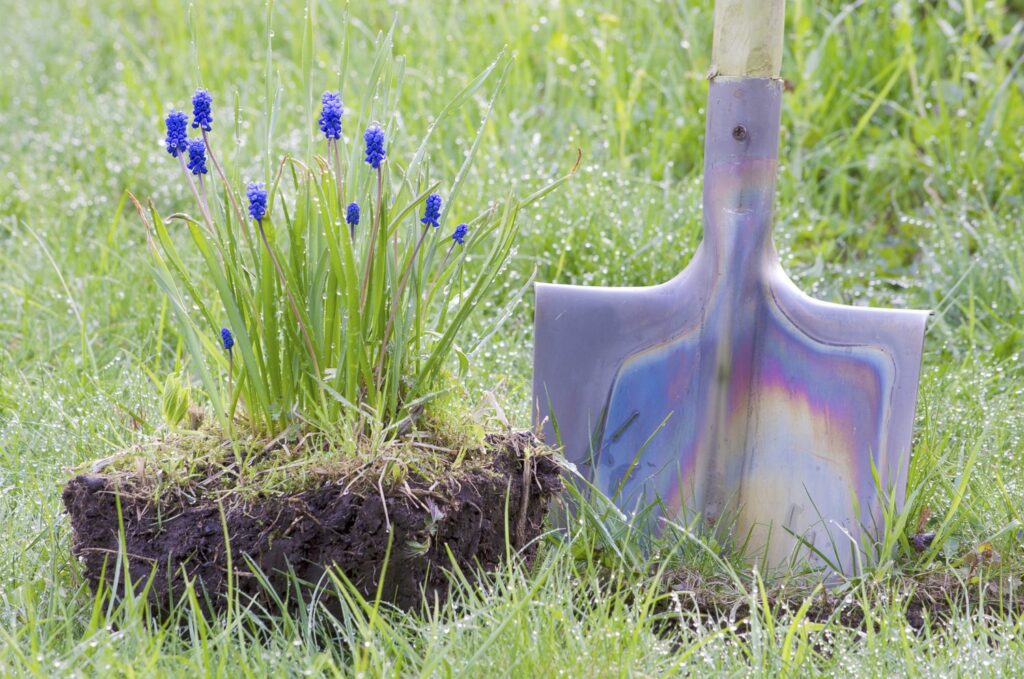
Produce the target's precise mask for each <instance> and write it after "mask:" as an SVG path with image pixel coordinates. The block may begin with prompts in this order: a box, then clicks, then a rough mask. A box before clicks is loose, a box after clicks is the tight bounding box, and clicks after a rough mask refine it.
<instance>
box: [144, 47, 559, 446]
mask: <svg viewBox="0 0 1024 679" xmlns="http://www.w3.org/2000/svg"><path fill="white" fill-rule="evenodd" d="M497 63H498V62H495V64H492V65H491V67H489V69H488V71H487V72H486V73H485V74H484V75H483V76H481V78H479V79H478V80H476V81H474V84H473V86H472V87H473V88H479V87H481V86H482V85H483V83H484V82H485V81H486V79H487V78H486V76H487V75H488V74H489V73H490V72H491V71H492V70H493V69H494V68H495V66H496V65H497ZM385 86H387V82H386V81H385V80H383V79H382V80H379V81H378V82H375V83H371V87H370V90H368V91H369V92H374V91H375V88H380V87H385ZM498 89H500V85H499V86H498V87H497V88H496V91H495V96H496V95H497V90H498ZM473 91H475V90H473ZM382 100H384V101H387V100H388V99H387V97H383V98H382ZM469 100H471V97H468V96H462V98H461V100H460V101H469ZM492 102H493V99H492ZM192 105H193V116H192V118H193V120H192V127H193V128H196V129H199V130H200V135H201V136H200V137H199V138H198V139H193V140H191V141H190V140H189V139H188V135H187V131H188V117H187V116H186V114H184V113H181V112H178V111H174V112H172V113H170V114H169V115H168V116H167V118H166V142H165V143H166V148H167V151H168V152H169V153H170V154H171V155H172V156H173V157H175V158H178V159H179V161H180V162H181V165H182V168H183V170H184V177H185V179H184V181H185V183H186V185H187V186H188V187H189V188H190V189H191V190H192V193H193V197H194V198H195V199H196V202H197V206H198V208H199V214H200V216H199V218H198V219H196V218H193V217H190V216H188V215H187V214H186V212H185V211H183V210H182V209H181V208H176V209H174V210H172V212H174V213H175V214H174V215H172V216H171V217H170V218H168V219H165V218H164V217H162V216H161V215H160V213H159V212H158V211H157V209H156V207H155V206H153V205H152V203H150V204H149V205H147V206H145V207H144V206H143V204H142V203H141V202H139V201H138V200H137V199H136V198H135V197H134V196H132V200H133V201H134V202H135V206H136V208H137V209H138V211H139V214H140V215H141V216H142V219H143V222H144V223H145V225H146V227H147V230H148V232H149V235H150V238H149V243H150V246H151V250H152V253H153V256H154V262H155V266H154V270H155V271H156V275H157V280H158V283H159V284H160V287H161V288H162V289H163V291H164V292H165V294H166V295H167V296H168V298H169V300H170V302H171V307H172V308H173V310H174V313H175V315H176V319H177V321H178V328H179V330H180V333H181V336H182V339H183V340H184V342H185V346H186V347H187V349H188V353H189V358H190V361H191V367H192V371H193V372H194V373H195V374H196V375H197V377H198V378H199V380H200V382H201V384H202V387H203V391H205V394H206V396H207V397H208V399H209V404H210V406H211V407H212V409H213V411H214V413H215V415H216V416H217V418H218V419H219V421H220V423H221V425H222V428H223V430H224V431H225V432H228V433H230V432H232V431H235V430H236V428H237V427H245V428H246V430H247V431H250V432H254V433H256V434H259V435H265V436H275V435H278V434H280V433H281V432H283V431H284V430H285V429H287V428H289V427H299V428H300V429H304V430H309V429H314V430H317V429H318V430H321V431H329V430H330V431H337V428H338V427H348V429H349V431H354V432H355V433H356V434H357V435H359V433H360V432H364V433H365V432H368V431H369V430H373V431H377V432H378V433H379V432H384V436H385V438H386V437H387V436H392V437H393V436H398V435H401V434H402V433H403V432H407V431H410V430H412V429H414V428H415V425H416V419H417V417H418V416H419V414H420V413H421V412H423V410H424V408H425V406H426V405H427V404H428V403H429V402H430V401H431V400H432V399H435V398H437V397H438V396H439V395H441V394H445V393H447V392H449V391H450V390H451V389H453V388H454V387H455V386H456V385H458V384H459V383H460V382H461V380H462V378H463V377H464V372H465V371H466V370H467V369H468V365H469V360H468V358H467V357H468V356H470V355H472V347H467V348H463V347H461V346H460V344H459V342H460V340H465V339H466V338H462V337H461V336H460V331H461V330H462V329H463V328H464V327H465V326H466V324H467V321H468V320H469V319H470V318H471V316H472V314H473V312H474V310H475V309H476V307H477V306H478V305H479V303H480V302H481V301H482V300H484V299H485V298H486V297H487V296H489V295H490V294H492V293H493V291H494V289H495V288H496V287H497V285H498V284H500V282H501V281H500V272H501V271H502V269H503V267H504V266H505V264H506V262H507V261H508V259H509V257H510V256H511V253H512V250H513V246H514V244H515V240H516V237H517V234H518V227H517V221H516V220H517V216H518V214H519V211H520V210H521V208H522V207H523V206H524V205H527V204H530V203H532V202H533V201H536V200H538V199H540V198H541V197H543V196H544V195H546V194H547V192H549V191H551V190H552V189H553V188H554V187H555V186H557V185H558V184H560V183H561V182H563V181H565V180H566V179H567V178H568V176H570V175H571V174H572V173H570V175H566V176H565V177H562V178H559V179H556V180H555V181H553V182H551V183H549V184H548V185H546V186H544V187H542V188H541V189H540V190H538V191H536V192H534V193H533V194H531V195H530V196H528V197H526V198H524V199H522V200H520V199H517V198H516V197H515V195H514V194H512V193H511V192H510V193H509V194H508V195H507V196H505V197H504V198H503V199H501V200H497V201H493V202H491V203H490V204H489V205H487V206H486V207H484V208H482V209H478V210H477V211H476V213H475V216H470V217H469V218H467V219H466V220H465V223H462V224H460V225H459V227H458V228H457V229H456V230H455V232H454V233H453V234H452V235H451V237H450V239H449V238H447V237H444V236H439V235H435V234H437V231H438V227H439V226H440V224H441V220H442V218H443V214H442V205H443V201H442V198H441V194H440V192H439V191H438V188H439V186H440V184H441V182H439V181H437V180H435V179H434V178H433V176H432V175H431V174H430V173H429V171H428V170H427V168H426V166H425V163H424V162H422V161H423V158H424V157H425V153H424V150H425V149H426V148H427V146H426V145H427V143H428V141H429V136H430V133H428V138H427V139H425V140H424V141H423V143H422V144H421V146H420V149H419V150H418V151H417V152H416V153H415V154H414V155H413V156H412V160H411V162H408V163H396V164H391V163H389V162H387V159H388V149H387V144H386V137H385V132H384V127H382V126H381V125H380V124H378V123H371V124H369V125H368V126H367V127H365V130H366V131H365V134H364V135H363V138H362V140H361V141H362V142H363V143H364V144H365V146H364V148H362V149H353V148H351V147H350V146H349V145H348V142H347V141H346V139H345V137H344V135H343V134H342V116H343V113H344V109H343V107H342V98H341V93H339V92H334V91H327V92H325V93H324V95H323V97H322V100H321V109H320V111H319V116H318V119H317V120H316V122H317V124H318V127H319V130H320V133H322V135H323V136H322V137H321V143H324V147H321V148H323V149H324V152H323V155H322V156H319V155H318V156H316V157H314V158H311V159H309V161H305V160H300V159H297V158H293V157H284V158H281V159H280V161H279V163H278V164H277V166H276V168H271V169H270V171H269V172H268V174H267V175H266V176H265V177H263V180H264V181H253V182H250V183H248V184H247V185H245V186H243V187H240V186H238V185H237V184H236V183H234V182H233V181H231V180H230V179H229V176H232V175H229V173H226V172H225V171H224V168H223V167H222V165H221V163H220V162H218V156H217V155H216V154H215V153H214V144H213V143H212V141H213V140H214V134H213V133H212V130H213V127H212V121H213V119H214V113H215V111H214V105H215V97H214V96H212V95H211V93H210V92H208V91H207V90H204V89H200V90H196V91H195V94H194V95H193V98H192ZM450 108H451V109H452V110H454V109H455V108H457V106H452V107H450ZM446 110H447V109H446ZM489 111H490V109H488V115H489ZM374 113H375V114H376V115H377V116H379V118H378V119H383V120H389V121H393V120H394V117H393V116H390V115H388V114H387V112H386V111H374ZM446 115H447V114H446ZM484 122H485V123H486V116H485V118H484ZM391 124H393V122H392V123H391ZM484 127H485V126H484V125H482V126H481V127H480V131H479V132H478V136H477V138H476V139H475V140H473V142H472V146H470V147H469V149H470V151H469V152H468V153H466V154H465V157H464V158H460V159H459V160H460V163H461V165H462V167H461V168H460V169H459V171H458V173H456V175H455V177H456V179H455V181H454V184H453V185H452V186H451V187H449V190H450V195H452V196H454V195H456V194H457V192H458V184H459V182H460V181H461V177H463V176H465V174H466V172H467V171H468V169H469V168H470V167H471V165H472V162H473V158H474V155H475V152H476V149H477V147H478V145H479V141H480V138H481V137H480V135H482V133H483V130H484ZM432 132H433V128H431V133H432ZM359 151H362V152H363V154H362V155H363V159H364V160H365V165H364V164H362V163H358V164H357V165H352V166H348V165H346V164H344V163H343V162H342V161H343V159H351V160H352V161H355V160H357V159H358V157H359V155H358V153H359ZM185 152H187V153H188V164H187V165H186V164H185V162H184V157H183V154H184V153H185ZM207 160H209V161H210V163H211V164H212V166H213V167H212V168H211V169H212V170H213V171H214V172H212V173H210V174H209V175H207V164H206V163H207ZM367 165H368V166H369V167H367ZM574 170H575V168H574ZM204 176H210V177H213V178H214V181H219V183H220V186H218V187H215V188H214V187H211V188H210V190H209V191H208V192H207V191H206V190H205V189H204V188H203V183H202V182H203V178H204ZM197 180H198V182H197ZM197 186H198V190H197ZM208 198H209V202H207V199H208ZM360 206H363V207H362V209H361V207H360ZM470 209H471V208H469V207H468V206H456V205H455V204H454V203H453V204H451V205H448V206H447V208H446V211H445V214H447V212H450V211H454V210H458V211H459V212H462V213H468V212H469V210H470ZM362 212H366V213H367V214H365V215H364V214H361V213H362ZM420 214H421V215H422V217H419V215H420ZM471 214H472V213H471ZM361 218H364V219H366V220H368V223H369V225H370V228H368V229H360V230H358V231H357V230H356V226H357V225H358V224H359V223H360V219H361ZM177 224H181V225H182V226H183V228H184V229H185V230H186V233H187V234H188V236H189V237H190V242H191V246H192V247H194V248H195V249H196V250H197V251H198V253H199V255H200V256H201V258H202V261H203V266H202V267H200V268H196V267H194V266H192V265H191V264H186V263H185V262H186V258H184V257H183V255H182V253H181V252H180V251H179V248H180V247H181V240H180V239H179V238H177V237H172V231H171V227H172V225H177ZM342 224H345V225H347V226H348V228H344V227H343V226H342V228H338V227H339V226H341V225H342ZM470 228H472V229H473V231H474V238H473V240H472V241H471V242H470V241H467V240H466V235H467V233H468V232H469V230H470ZM470 245H472V247H470ZM456 246H459V249H458V250H457V251H456V250H455V248H456ZM470 255H471V256H472V262H470V261H469V260H468V259H467V258H468V257H469V256H470ZM211 292H212V293H213V295H212V296H211ZM228 328H230V330H229V329H228ZM485 336H486V335H485ZM213 338H219V339H220V342H217V341H215V340H214V339H213ZM456 358H458V360H455V359H456Z"/></svg>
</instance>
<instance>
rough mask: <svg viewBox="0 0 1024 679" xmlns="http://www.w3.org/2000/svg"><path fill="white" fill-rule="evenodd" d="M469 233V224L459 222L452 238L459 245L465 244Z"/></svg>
mask: <svg viewBox="0 0 1024 679" xmlns="http://www.w3.org/2000/svg"><path fill="white" fill-rule="evenodd" d="M467 233H469V226H467V225H466V224H459V225H458V226H457V227H455V233H453V234H452V240H453V241H455V242H456V243H458V244H459V245H465V244H466V234H467Z"/></svg>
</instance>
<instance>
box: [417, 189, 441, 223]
mask: <svg viewBox="0 0 1024 679" xmlns="http://www.w3.org/2000/svg"><path fill="white" fill-rule="evenodd" d="M440 217H441V196H439V195H438V194H436V193H432V194H430V195H429V196H427V205H426V207H425V208H424V209H423V219H421V220H420V222H421V223H423V224H427V225H429V226H432V227H434V228H435V229H436V228H437V227H439V226H441V224H440V223H439V222H438V221H437V220H438V219H440Z"/></svg>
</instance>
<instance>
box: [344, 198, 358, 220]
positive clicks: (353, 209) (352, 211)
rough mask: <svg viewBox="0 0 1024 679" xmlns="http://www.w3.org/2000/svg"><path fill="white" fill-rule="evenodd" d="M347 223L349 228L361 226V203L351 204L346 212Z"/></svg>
mask: <svg viewBox="0 0 1024 679" xmlns="http://www.w3.org/2000/svg"><path fill="white" fill-rule="evenodd" d="M345 223H346V224H348V225H349V226H357V225H358V224H359V203H349V205H348V210H346V211H345Z"/></svg>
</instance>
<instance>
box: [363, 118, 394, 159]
mask: <svg viewBox="0 0 1024 679" xmlns="http://www.w3.org/2000/svg"><path fill="white" fill-rule="evenodd" d="M363 139H365V140H366V162H367V163H369V164H370V167H372V168H373V169H374V170H379V169H380V164H381V163H382V162H384V159H385V158H387V155H388V154H387V151H385V150H384V130H382V129H380V125H370V126H369V127H368V128H366V134H365V135H363Z"/></svg>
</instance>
